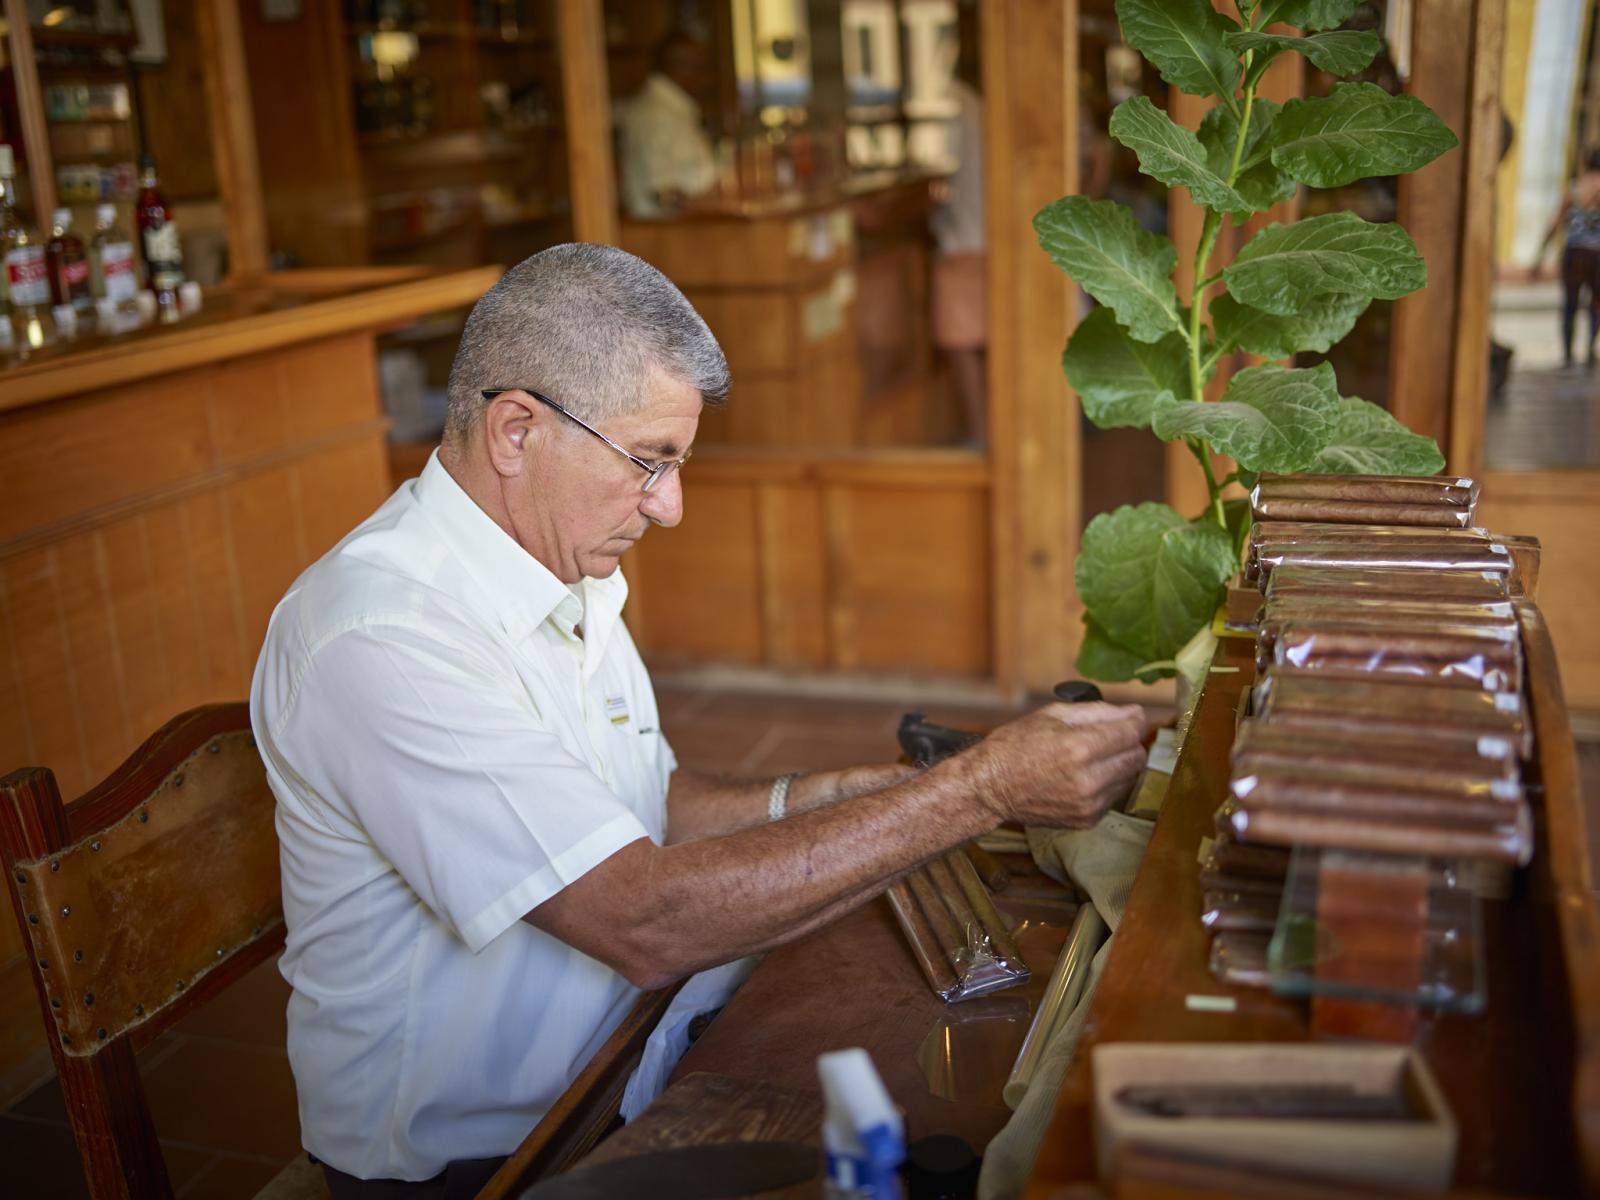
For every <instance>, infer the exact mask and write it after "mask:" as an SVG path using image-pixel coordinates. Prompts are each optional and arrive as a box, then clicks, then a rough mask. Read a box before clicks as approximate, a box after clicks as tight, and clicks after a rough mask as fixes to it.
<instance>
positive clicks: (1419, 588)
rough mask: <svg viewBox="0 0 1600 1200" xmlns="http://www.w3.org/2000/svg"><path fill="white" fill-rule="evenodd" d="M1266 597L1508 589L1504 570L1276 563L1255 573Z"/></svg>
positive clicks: (1503, 593) (1484, 594)
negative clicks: (1275, 565) (1265, 571)
mask: <svg viewBox="0 0 1600 1200" xmlns="http://www.w3.org/2000/svg"><path fill="white" fill-rule="evenodd" d="M1260 582H1261V585H1262V591H1263V592H1264V593H1265V594H1266V596H1267V598H1268V599H1269V600H1275V599H1286V598H1288V597H1290V596H1323V597H1327V598H1329V599H1332V598H1334V597H1346V596H1348V597H1352V598H1357V599H1379V600H1392V601H1420V602H1423V603H1431V602H1435V601H1472V600H1477V601H1484V602H1491V601H1496V600H1504V599H1506V598H1507V597H1508V596H1509V595H1510V588H1509V587H1508V583H1509V577H1508V575H1507V573H1506V572H1504V571H1500V570H1493V571H1450V570H1427V571H1413V570H1404V569H1396V568H1384V569H1377V570H1370V571H1364V570H1361V569H1359V568H1354V567H1317V566H1287V567H1284V566H1280V567H1278V568H1277V569H1276V570H1273V571H1271V572H1269V573H1268V574H1267V575H1265V576H1262V577H1261V579H1260Z"/></svg>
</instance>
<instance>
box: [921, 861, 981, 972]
mask: <svg viewBox="0 0 1600 1200" xmlns="http://www.w3.org/2000/svg"><path fill="white" fill-rule="evenodd" d="M906 884H907V886H908V887H910V889H911V894H912V895H913V896H915V897H916V900H917V905H918V906H919V907H920V908H921V909H922V915H923V917H924V919H925V920H926V921H927V923H928V926H929V927H930V928H931V929H932V930H933V934H934V937H936V938H937V939H938V942H939V948H940V949H941V950H942V951H943V952H944V957H945V961H946V962H948V963H949V964H950V969H951V970H952V971H954V972H955V973H956V975H957V977H960V976H961V975H963V974H964V973H965V971H966V968H967V966H968V964H969V963H970V962H971V961H972V951H971V950H970V949H969V948H968V946H969V943H968V941H967V935H968V931H969V930H970V929H971V926H970V925H961V924H957V923H956V919H955V917H953V916H952V915H951V913H950V910H949V909H948V908H946V907H945V904H944V900H943V899H942V898H941V896H940V895H939V890H938V888H936V887H935V886H934V883H933V880H932V879H930V878H928V873H927V871H926V870H917V871H913V872H911V874H909V875H907V876H906Z"/></svg>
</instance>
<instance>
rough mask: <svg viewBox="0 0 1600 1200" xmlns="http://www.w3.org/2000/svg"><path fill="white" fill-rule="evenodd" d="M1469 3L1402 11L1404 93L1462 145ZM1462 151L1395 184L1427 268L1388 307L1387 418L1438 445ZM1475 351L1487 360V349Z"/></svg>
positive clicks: (1443, 426)
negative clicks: (1418, 283) (1408, 35)
mask: <svg viewBox="0 0 1600 1200" xmlns="http://www.w3.org/2000/svg"><path fill="white" fill-rule="evenodd" d="M1473 9H1474V4H1473V0H1417V3H1416V4H1415V6H1414V7H1413V9H1412V17H1411V19H1412V42H1411V78H1410V80H1409V81H1408V82H1407V84H1406V91H1407V93H1408V94H1410V95H1412V96H1415V97H1417V99H1419V100H1421V101H1423V102H1424V103H1425V104H1427V105H1428V107H1429V108H1431V109H1433V111H1434V112H1436V113H1438V114H1439V119H1440V120H1442V121H1443V122H1444V123H1445V124H1446V125H1448V126H1449V127H1450V128H1451V129H1452V130H1453V131H1454V132H1455V134H1456V136H1457V137H1459V138H1460V139H1461V141H1462V142H1463V143H1465V142H1466V141H1467V139H1468V137H1469V136H1470V135H1469V133H1468V130H1467V121H1468V111H1469V110H1468V106H1467V95H1468V88H1469V85H1470V82H1471V76H1472V72H1471V68H1470V63H1471V60H1472V40H1473V17H1474V13H1473ZM1464 159H1465V154H1464V153H1463V151H1462V150H1461V149H1460V148H1459V147H1458V148H1456V149H1454V150H1450V151H1448V152H1446V153H1445V154H1442V155H1440V156H1439V157H1438V158H1436V159H1435V160H1434V161H1433V162H1431V163H1429V164H1428V165H1427V166H1425V167H1423V168H1422V169H1421V170H1418V171H1414V172H1412V173H1411V174H1409V175H1403V176H1401V177H1400V203H1399V211H1398V213H1397V214H1396V216H1397V218H1398V220H1399V222H1400V224H1401V225H1402V226H1404V227H1405V230H1406V232H1407V233H1409V234H1410V235H1411V240H1412V241H1414V242H1416V244H1417V249H1418V251H1420V252H1421V254H1422V257H1423V259H1424V260H1426V262H1427V264H1428V286H1427V287H1425V288H1422V289H1421V290H1420V291H1416V292H1412V293H1411V294H1410V295H1409V296H1403V297H1401V298H1400V299H1399V300H1396V301H1395V304H1394V324H1393V327H1392V332H1391V334H1390V343H1389V411H1390V412H1391V413H1393V414H1394V416H1395V418H1396V419H1397V420H1399V421H1400V422H1402V423H1403V424H1404V425H1406V426H1407V427H1408V428H1409V429H1410V430H1411V431H1412V432H1414V433H1420V434H1424V435H1426V436H1427V437H1431V438H1433V439H1435V440H1436V441H1437V442H1438V443H1439V445H1440V446H1445V445H1447V444H1448V443H1447V427H1448V425H1449V419H1450V418H1449V408H1450V393H1451V379H1450V375H1451V371H1450V364H1451V363H1452V361H1453V360H1454V357H1455V354H1454V351H1455V345H1456V342H1457V340H1458V338H1459V337H1460V331H1459V329H1458V327H1457V323H1456V310H1457V305H1458V303H1459V301H1460V298H1461V297H1460V282H1461V280H1460V266H1461V264H1460V258H1459V256H1460V246H1461V220H1462V209H1463V187H1462V184H1463V175H1462V168H1463V166H1464ZM1480 349H1481V350H1482V352H1483V353H1484V354H1485V355H1487V354H1488V353H1489V347H1488V342H1487V340H1485V341H1484V342H1483V343H1482V344H1481V346H1480Z"/></svg>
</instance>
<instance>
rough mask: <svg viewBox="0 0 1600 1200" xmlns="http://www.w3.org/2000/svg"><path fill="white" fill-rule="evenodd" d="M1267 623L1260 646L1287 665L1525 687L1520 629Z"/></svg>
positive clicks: (1354, 675)
mask: <svg viewBox="0 0 1600 1200" xmlns="http://www.w3.org/2000/svg"><path fill="white" fill-rule="evenodd" d="M1268 629H1269V626H1268V624H1267V623H1265V622H1264V623H1263V624H1262V627H1261V637H1260V640H1259V643H1258V652H1259V653H1261V654H1264V655H1265V656H1266V657H1267V662H1268V663H1270V664H1271V665H1273V666H1275V667H1277V668H1280V669H1281V670H1283V671H1310V672H1316V673H1320V674H1323V675H1326V676H1329V677H1332V676H1338V677H1341V678H1349V679H1362V678H1379V679H1388V678H1397V679H1402V680H1413V681H1419V682H1427V683H1436V684H1441V685H1446V686H1460V687H1473V688H1480V689H1482V690H1485V691H1491V692H1513V691H1518V690H1520V688H1521V684H1522V643H1521V641H1520V639H1518V638H1517V637H1516V636H1515V634H1516V630H1515V628H1514V627H1513V628H1511V629H1496V628H1494V627H1489V626H1452V625H1440V626H1437V627H1434V628H1432V629H1414V630H1410V631H1407V632H1403V633H1401V632H1396V631H1394V630H1392V629H1384V628H1382V627H1377V626H1361V625H1343V624H1334V623H1332V622H1303V621H1290V622H1286V623H1284V624H1282V625H1273V626H1270V629H1271V634H1270V636H1269V634H1268ZM1508 635H1509V636H1508ZM1263 665H1265V664H1263Z"/></svg>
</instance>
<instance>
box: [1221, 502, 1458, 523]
mask: <svg viewBox="0 0 1600 1200" xmlns="http://www.w3.org/2000/svg"><path fill="white" fill-rule="evenodd" d="M1250 511H1251V514H1252V515H1253V516H1254V517H1255V519H1256V520H1258V521H1326V522H1329V523H1331V524H1337V525H1419V526H1438V527H1441V528H1449V529H1470V528H1471V527H1472V518H1473V515H1474V514H1473V510H1472V509H1470V508H1453V507H1450V506H1448V505H1443V504H1384V503H1378V502H1371V503H1369V502H1365V501H1358V500H1298V499H1284V500H1269V499H1267V498H1265V497H1262V498H1261V499H1259V500H1257V501H1256V502H1255V503H1254V504H1252V505H1251V508H1250Z"/></svg>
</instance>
